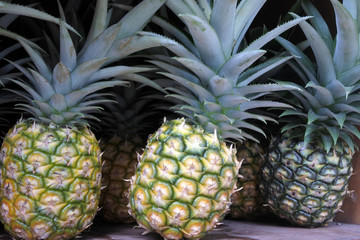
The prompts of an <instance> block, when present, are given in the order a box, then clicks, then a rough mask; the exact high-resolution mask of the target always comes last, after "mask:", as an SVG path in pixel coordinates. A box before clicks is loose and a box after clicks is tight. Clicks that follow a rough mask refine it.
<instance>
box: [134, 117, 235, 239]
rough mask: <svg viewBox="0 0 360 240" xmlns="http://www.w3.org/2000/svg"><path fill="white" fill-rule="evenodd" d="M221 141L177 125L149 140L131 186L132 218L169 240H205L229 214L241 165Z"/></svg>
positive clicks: (178, 122) (171, 123) (164, 128)
mask: <svg viewBox="0 0 360 240" xmlns="http://www.w3.org/2000/svg"><path fill="white" fill-rule="evenodd" d="M235 152H236V151H235V149H233V148H229V147H227V146H226V144H225V142H223V141H219V139H218V138H217V136H216V135H214V134H209V133H206V132H204V131H203V130H202V129H200V128H198V127H195V126H193V125H190V124H188V123H186V121H185V119H175V120H171V121H167V122H165V123H163V125H162V126H161V127H160V128H159V129H158V130H157V131H156V132H155V133H154V134H153V135H151V136H150V137H149V139H148V142H147V146H146V148H145V150H144V152H143V154H142V155H141V156H140V160H139V163H138V166H137V168H136V173H135V175H134V176H133V178H132V181H131V188H130V208H131V214H132V215H133V216H134V218H135V219H136V220H137V222H138V223H139V225H140V226H142V227H143V228H145V229H147V230H148V231H151V230H155V231H156V232H158V233H159V234H160V235H162V236H163V237H164V238H165V239H182V238H188V239H200V238H202V237H204V236H205V234H206V233H207V232H209V231H210V230H212V229H213V228H214V227H216V225H217V224H218V223H219V221H220V220H221V219H222V218H223V217H224V216H225V214H226V213H227V212H228V211H229V205H230V198H231V194H232V193H233V192H234V191H235V190H236V180H237V175H238V170H239V168H240V164H239V162H238V161H237V159H236V155H235Z"/></svg>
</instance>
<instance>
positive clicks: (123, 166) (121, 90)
mask: <svg viewBox="0 0 360 240" xmlns="http://www.w3.org/2000/svg"><path fill="white" fill-rule="evenodd" d="M150 94H151V95H154V94H155V93H154V91H149V89H147V88H146V87H145V86H143V85H140V84H135V83H133V84H131V85H130V87H117V88H115V90H114V93H113V95H114V96H115V97H116V103H108V104H106V108H105V109H106V111H104V113H103V114H102V117H101V120H102V121H103V123H102V128H101V129H102V139H101V142H100V147H101V149H102V150H103V151H104V154H103V156H102V159H103V162H104V164H103V169H102V173H103V175H102V176H103V177H102V185H103V188H104V189H103V190H102V192H101V199H100V206H101V214H102V216H103V217H104V219H105V220H107V221H109V222H122V223H133V222H134V221H135V220H134V218H133V217H132V216H131V215H129V213H128V203H129V200H128V196H127V195H128V192H129V188H130V182H129V181H128V180H129V179H130V178H131V177H132V176H133V175H134V174H135V165H136V164H137V155H138V154H140V153H141V152H142V148H143V147H144V145H145V143H146V137H147V135H148V134H149V133H150V131H151V129H153V125H154V124H153V123H154V122H155V121H154V120H155V119H156V114H157V111H156V109H154V107H151V106H150V105H151V104H153V103H152V102H151V101H152V97H151V95H150Z"/></svg>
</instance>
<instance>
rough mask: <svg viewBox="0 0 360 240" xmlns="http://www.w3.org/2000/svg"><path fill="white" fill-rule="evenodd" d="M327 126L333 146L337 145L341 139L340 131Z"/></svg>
mask: <svg viewBox="0 0 360 240" xmlns="http://www.w3.org/2000/svg"><path fill="white" fill-rule="evenodd" d="M323 125H325V128H326V130H327V131H328V132H329V133H330V136H331V138H332V141H333V144H334V145H335V144H336V143H337V140H338V138H339V134H340V130H339V128H337V127H331V126H328V125H326V124H323Z"/></svg>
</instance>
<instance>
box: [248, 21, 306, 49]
mask: <svg viewBox="0 0 360 240" xmlns="http://www.w3.org/2000/svg"><path fill="white" fill-rule="evenodd" d="M309 18H310V17H296V18H295V19H293V20H291V21H289V22H286V23H283V24H282V25H279V26H278V27H276V28H274V29H272V30H271V31H269V32H267V33H265V34H264V35H262V36H261V37H260V38H258V39H256V40H255V41H253V42H252V43H251V44H250V45H249V46H247V47H246V48H245V50H247V51H251V50H256V49H260V48H262V47H263V46H264V45H265V44H267V43H268V42H270V41H271V40H273V39H275V38H276V37H277V36H279V35H280V34H282V33H283V32H285V31H287V30H288V29H290V28H292V27H294V26H296V25H298V24H301V23H303V22H305V20H307V19H309Z"/></svg>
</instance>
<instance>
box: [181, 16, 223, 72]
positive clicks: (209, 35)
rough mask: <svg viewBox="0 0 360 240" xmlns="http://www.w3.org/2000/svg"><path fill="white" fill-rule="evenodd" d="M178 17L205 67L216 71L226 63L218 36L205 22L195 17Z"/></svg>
mask: <svg viewBox="0 0 360 240" xmlns="http://www.w3.org/2000/svg"><path fill="white" fill-rule="evenodd" d="M179 17H180V18H181V19H182V20H183V21H184V22H185V23H186V26H187V27H188V29H189V31H190V34H191V36H192V37H193V40H194V42H195V45H196V47H197V48H198V49H199V52H200V56H201V59H202V60H203V61H204V63H205V64H206V65H208V66H209V67H210V68H212V69H213V70H214V71H217V70H218V69H219V68H220V67H221V66H222V64H223V63H224V62H225V61H226V59H225V55H224V51H223V48H222V45H221V42H220V39H219V36H218V34H217V33H216V32H215V30H214V29H213V27H212V26H211V25H210V24H209V23H208V22H207V21H204V20H202V19H201V18H199V17H197V16H194V15H190V14H181V15H179Z"/></svg>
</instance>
